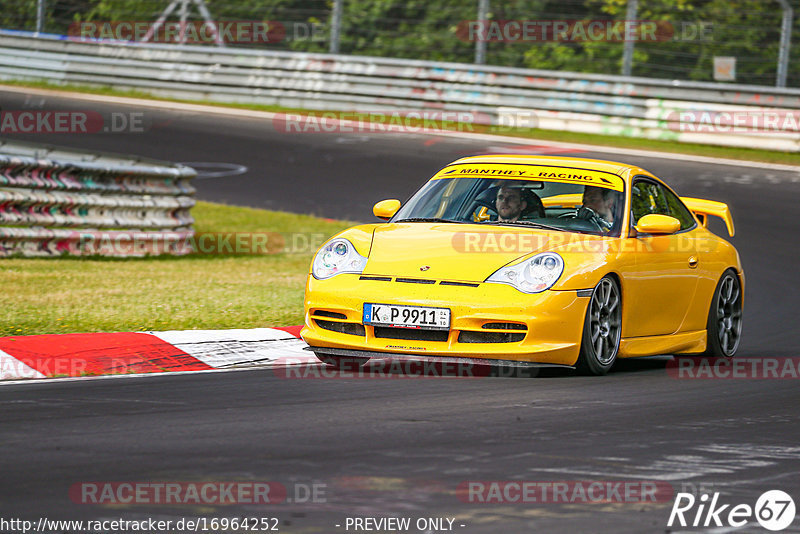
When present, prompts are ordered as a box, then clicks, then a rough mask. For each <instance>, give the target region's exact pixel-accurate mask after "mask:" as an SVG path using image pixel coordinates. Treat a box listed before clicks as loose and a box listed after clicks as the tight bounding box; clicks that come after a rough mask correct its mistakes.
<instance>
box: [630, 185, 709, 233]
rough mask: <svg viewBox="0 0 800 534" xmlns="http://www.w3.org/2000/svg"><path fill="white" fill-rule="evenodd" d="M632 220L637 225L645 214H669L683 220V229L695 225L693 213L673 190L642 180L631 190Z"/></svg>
mask: <svg viewBox="0 0 800 534" xmlns="http://www.w3.org/2000/svg"><path fill="white" fill-rule="evenodd" d="M631 211H632V222H633V224H634V225H635V224H636V223H638V222H639V219H641V218H642V217H644V216H645V215H649V214H651V213H656V214H659V215H669V216H670V217H675V218H676V219H678V220H679V221H680V222H681V230H686V229H688V228H691V227H692V226H694V218H693V217H692V214H691V213H690V212H689V210H688V209H686V206H684V205H683V202H681V201H680V199H679V198H678V197H677V196H675V195H674V194H673V193H672V191H670V190H669V189H667V188H666V187H664V186H662V185H661V184H657V183H655V182H650V181H645V180H640V181H638V182H636V183H634V184H633V189H632V191H631Z"/></svg>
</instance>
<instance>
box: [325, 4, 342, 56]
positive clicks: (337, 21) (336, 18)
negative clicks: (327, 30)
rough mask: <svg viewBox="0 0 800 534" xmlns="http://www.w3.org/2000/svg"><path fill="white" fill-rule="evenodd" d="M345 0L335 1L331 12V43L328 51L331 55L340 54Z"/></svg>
mask: <svg viewBox="0 0 800 534" xmlns="http://www.w3.org/2000/svg"><path fill="white" fill-rule="evenodd" d="M343 2H344V0H334V1H333V11H332V12H331V42H330V44H329V47H328V51H329V52H330V53H331V54H338V53H339V38H340V37H339V36H340V34H341V28H342V3H343Z"/></svg>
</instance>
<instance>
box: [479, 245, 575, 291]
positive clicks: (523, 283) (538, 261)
mask: <svg viewBox="0 0 800 534" xmlns="http://www.w3.org/2000/svg"><path fill="white" fill-rule="evenodd" d="M563 272H564V260H562V259H561V256H559V255H558V254H555V253H553V252H543V253H542V254H537V255H536V256H534V257H532V258H530V259H527V260H525V261H523V262H521V263H518V264H516V265H510V266H508V267H503V268H501V269H498V270H497V271H495V273H494V274H492V276H490V277H489V278H487V279H486V281H487V282H494V283H497V284H508V285H510V286H514V287H515V288H516V289H518V290H520V291H522V292H523V293H541V292H542V291H544V290H545V289H549V288H551V287H553V284H555V283H556V281H557V280H558V278H559V277H560V276H561V273H563Z"/></svg>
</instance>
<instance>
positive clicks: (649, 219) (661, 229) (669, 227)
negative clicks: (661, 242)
mask: <svg viewBox="0 0 800 534" xmlns="http://www.w3.org/2000/svg"><path fill="white" fill-rule="evenodd" d="M635 228H636V231H637V232H638V233H640V234H674V233H675V232H677V231H678V230H680V229H681V222H680V221H679V220H678V219H676V218H675V217H670V216H669V215H658V214H656V213H651V214H650V215H645V216H644V217H642V218H641V219H639V222H638V223H637V224H636V227H635Z"/></svg>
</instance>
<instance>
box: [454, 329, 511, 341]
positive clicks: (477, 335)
mask: <svg viewBox="0 0 800 534" xmlns="http://www.w3.org/2000/svg"><path fill="white" fill-rule="evenodd" d="M523 339H525V334H524V333H522V332H476V331H474V330H462V331H461V333H459V334H458V342H459V343H516V342H518V341H522V340H523Z"/></svg>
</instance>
